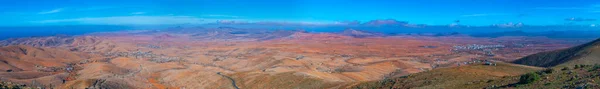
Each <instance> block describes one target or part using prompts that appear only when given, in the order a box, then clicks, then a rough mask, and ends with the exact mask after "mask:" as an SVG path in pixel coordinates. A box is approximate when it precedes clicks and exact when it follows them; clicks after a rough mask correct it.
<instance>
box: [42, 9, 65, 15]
mask: <svg viewBox="0 0 600 89" xmlns="http://www.w3.org/2000/svg"><path fill="white" fill-rule="evenodd" d="M61 11H63V9H62V8H58V9H54V10H50V11H42V12H39V13H38V14H52V13H58V12H61Z"/></svg>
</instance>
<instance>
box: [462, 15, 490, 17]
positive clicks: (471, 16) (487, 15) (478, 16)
mask: <svg viewBox="0 0 600 89" xmlns="http://www.w3.org/2000/svg"><path fill="white" fill-rule="evenodd" d="M461 16H462V17H479V16H489V14H469V15H461Z"/></svg>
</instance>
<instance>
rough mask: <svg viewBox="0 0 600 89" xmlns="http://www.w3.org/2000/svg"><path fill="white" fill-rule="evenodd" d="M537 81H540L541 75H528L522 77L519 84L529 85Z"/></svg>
mask: <svg viewBox="0 0 600 89" xmlns="http://www.w3.org/2000/svg"><path fill="white" fill-rule="evenodd" d="M537 80H540V75H539V74H537V73H527V74H524V75H521V79H519V83H520V84H529V83H532V82H535V81H537Z"/></svg>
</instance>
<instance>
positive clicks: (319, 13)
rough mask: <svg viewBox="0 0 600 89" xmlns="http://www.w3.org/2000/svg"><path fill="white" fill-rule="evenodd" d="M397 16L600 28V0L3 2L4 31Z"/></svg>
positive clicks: (432, 21) (435, 22)
mask: <svg viewBox="0 0 600 89" xmlns="http://www.w3.org/2000/svg"><path fill="white" fill-rule="evenodd" d="M375 19H396V20H400V21H407V22H409V23H414V24H428V25H448V24H452V23H454V22H455V21H457V20H458V21H460V24H463V25H474V26H486V25H492V24H503V23H510V22H513V23H519V22H521V23H524V24H526V25H563V24H567V23H568V24H573V23H574V24H582V25H591V24H600V21H597V20H596V19H600V0H0V26H39V25H169V24H205V23H214V22H216V21H219V20H226V21H247V22H262V21H270V22H297V23H309V24H332V23H337V22H343V21H360V22H367V21H370V20H375Z"/></svg>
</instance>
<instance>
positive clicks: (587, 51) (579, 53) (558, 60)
mask: <svg viewBox="0 0 600 89" xmlns="http://www.w3.org/2000/svg"><path fill="white" fill-rule="evenodd" d="M599 46H600V39H597V40H594V41H592V42H589V43H586V44H583V45H579V46H576V47H571V48H567V49H562V50H556V51H550V52H541V53H537V54H533V55H530V56H526V57H523V58H521V59H518V60H516V61H514V62H513V63H516V64H523V65H530V66H539V67H553V66H573V65H576V64H588V65H592V64H598V63H600V47H599Z"/></svg>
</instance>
